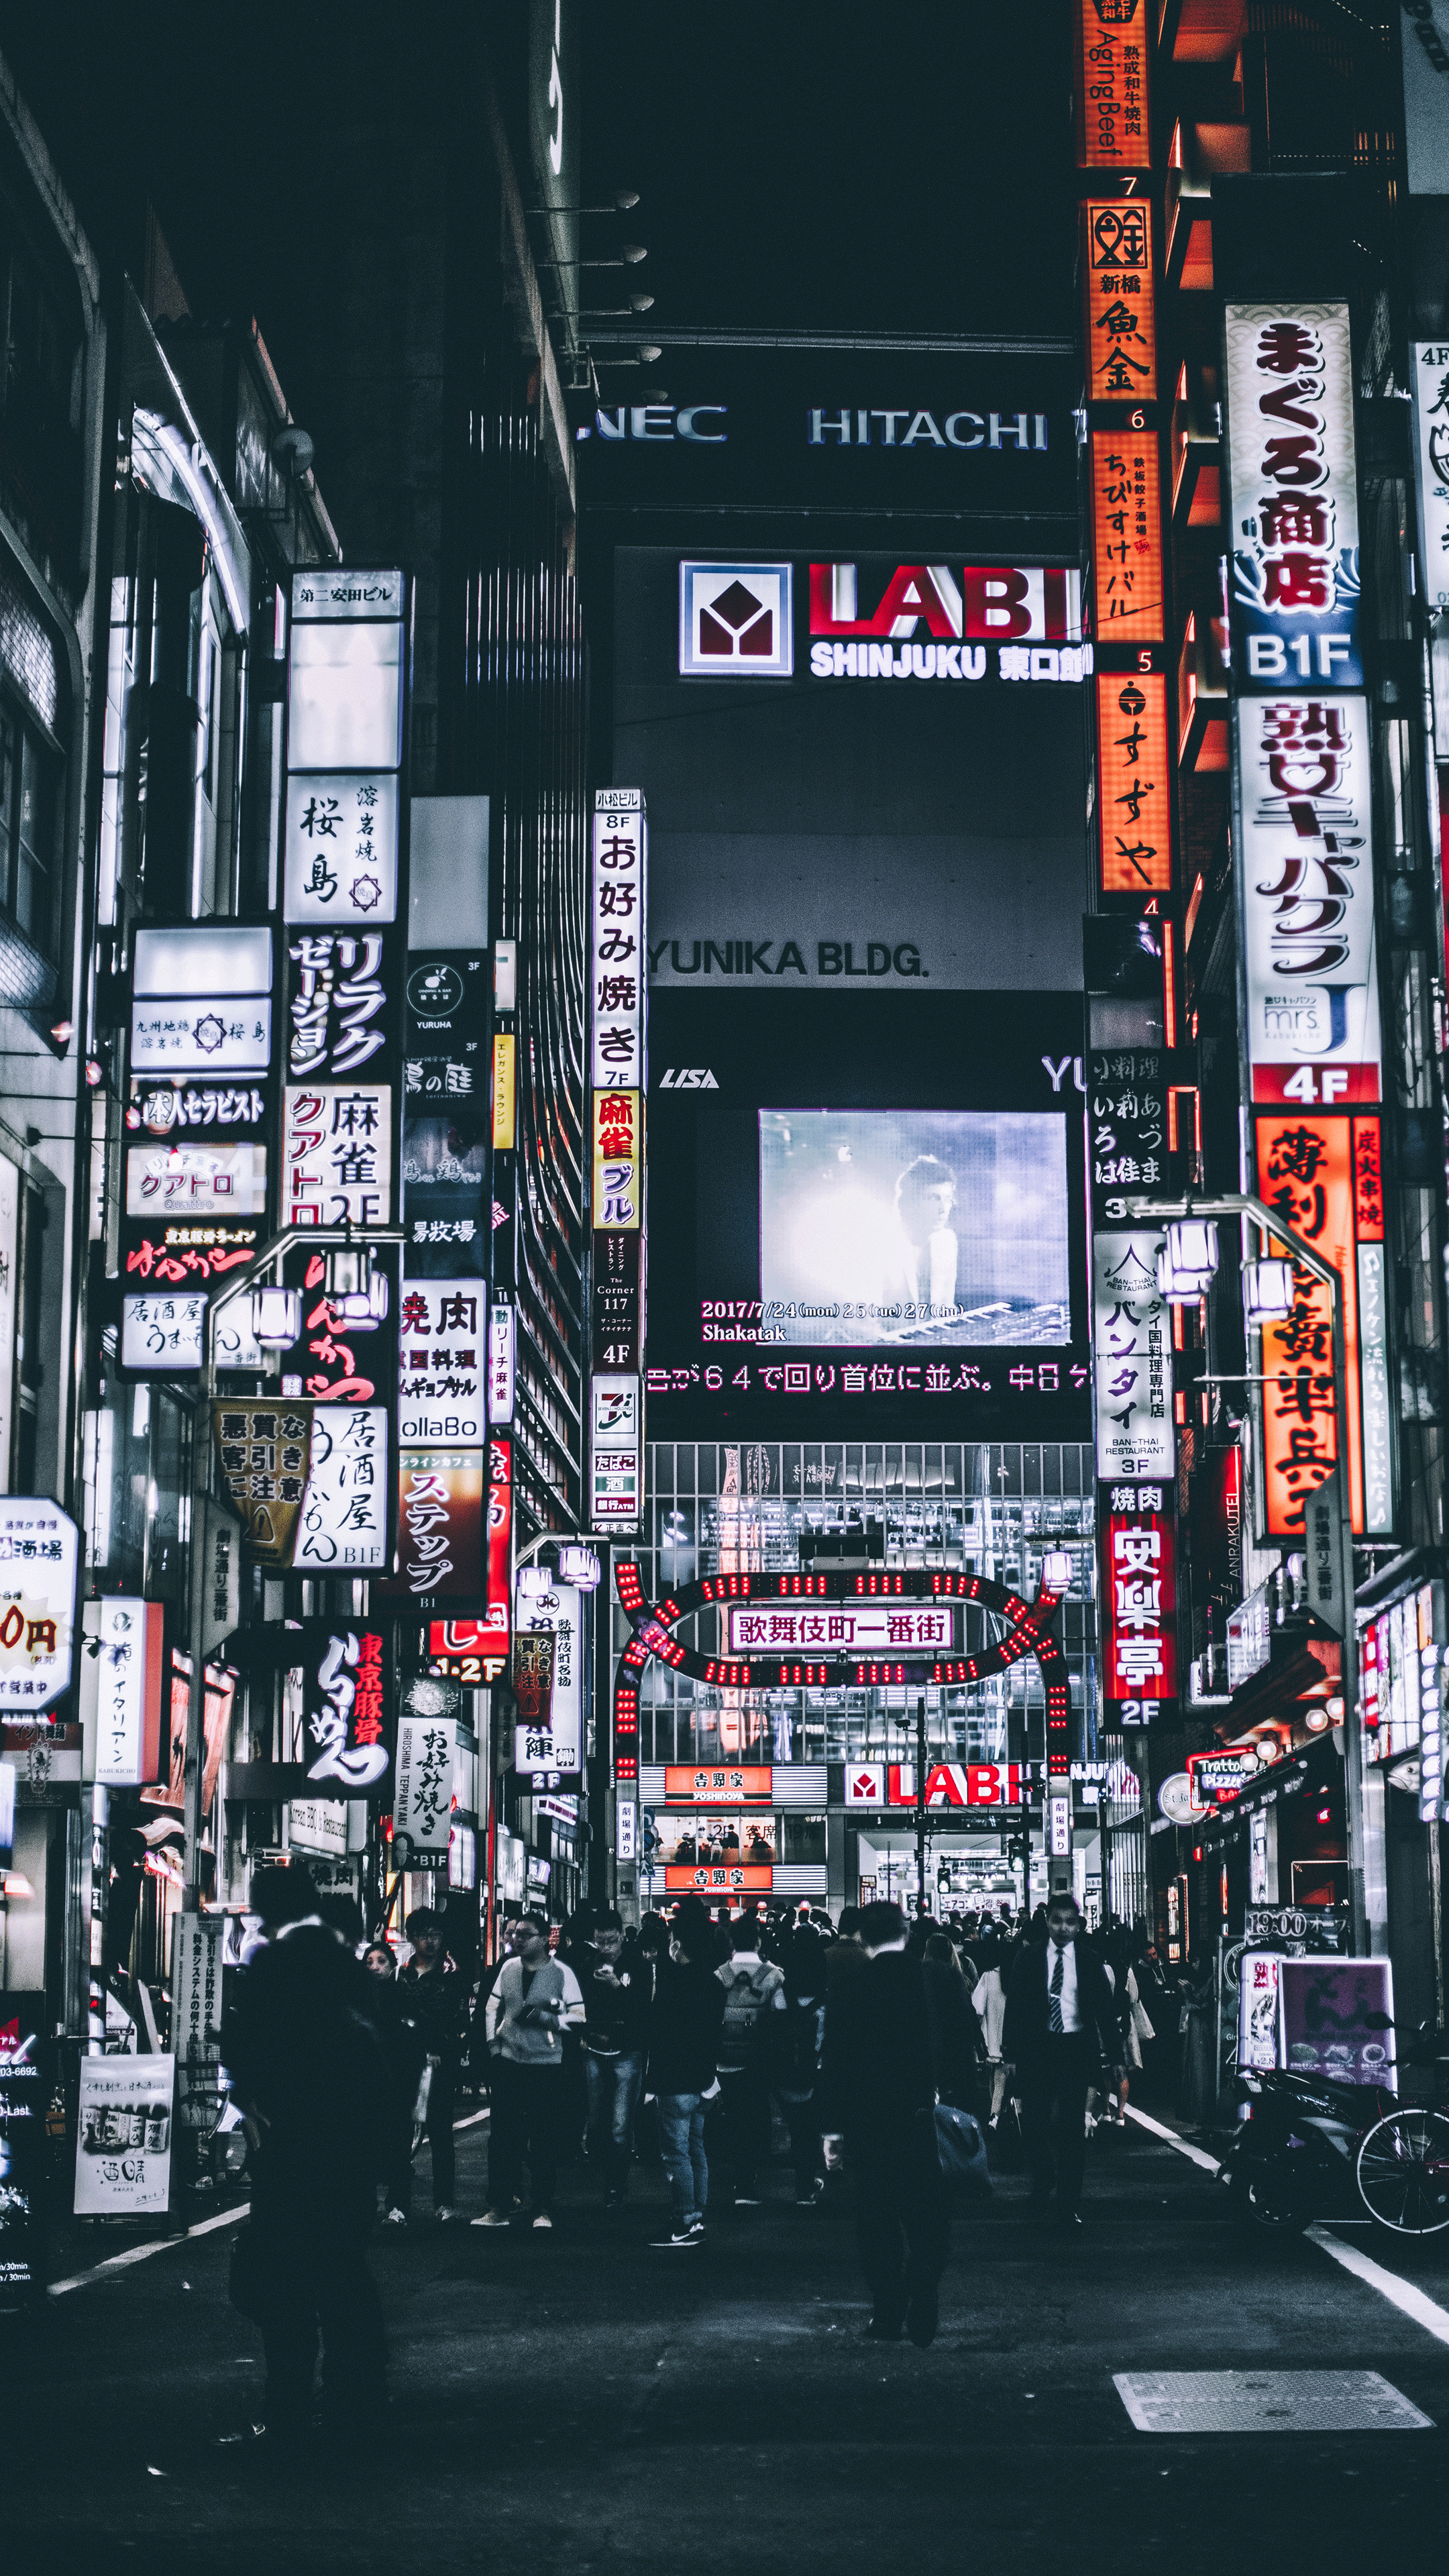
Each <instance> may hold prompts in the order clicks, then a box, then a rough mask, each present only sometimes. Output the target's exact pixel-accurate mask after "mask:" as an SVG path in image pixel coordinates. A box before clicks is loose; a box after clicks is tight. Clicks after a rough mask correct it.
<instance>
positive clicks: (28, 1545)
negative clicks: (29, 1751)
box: [0, 1494, 77, 1716]
mask: <svg viewBox="0 0 1449 2576" xmlns="http://www.w3.org/2000/svg"><path fill="white" fill-rule="evenodd" d="M76 1548H77V1531H76V1525H75V1523H74V1521H73V1520H71V1519H70V1518H69V1517H68V1516H67V1514H66V1513H64V1512H63V1511H62V1510H61V1509H60V1506H59V1505H58V1504H57V1503H52V1502H51V1501H49V1499H48V1498H47V1497H46V1496H45V1495H34V1496H28V1495H23V1494H16V1495H6V1496H5V1497H4V1498H3V1500H0V1709H5V1710H11V1709H13V1710H18V1711H20V1712H22V1713H25V1714H29V1715H31V1716H34V1715H35V1714H36V1713H37V1712H38V1711H39V1710H41V1709H43V1708H48V1707H49V1706H50V1704H51V1702H52V1700H57V1699H59V1698H60V1697H61V1695H62V1693H63V1692H65V1691H67V1690H69V1688H70V1679H71V1661H72V1642H73V1630H74V1624H75V1576H76Z"/></svg>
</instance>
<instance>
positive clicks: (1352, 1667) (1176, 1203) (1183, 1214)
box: [1127, 1190, 1368, 1957]
mask: <svg viewBox="0 0 1449 2576" xmlns="http://www.w3.org/2000/svg"><path fill="white" fill-rule="evenodd" d="M1127 1213H1128V1215H1129V1216H1130V1217H1131V1218H1132V1220H1133V1222H1134V1223H1135V1224H1142V1223H1145V1222H1150V1223H1152V1224H1154V1225H1159V1226H1164V1225H1166V1224H1168V1223H1169V1222H1171V1223H1177V1222H1179V1221H1181V1220H1183V1219H1185V1218H1189V1217H1207V1218H1216V1217H1232V1216H1246V1217H1249V1218H1250V1219H1251V1220H1252V1222H1253V1224H1254V1225H1256V1226H1258V1227H1260V1228H1261V1230H1262V1232H1263V1233H1264V1234H1265V1235H1266V1236H1267V1237H1268V1238H1269V1240H1270V1241H1273V1242H1277V1243H1282V1244H1285V1245H1286V1246H1287V1249H1288V1251H1289V1252H1290V1253H1291V1255H1292V1257H1293V1259H1294V1260H1295V1261H1296V1262H1301V1264H1302V1266H1303V1268H1304V1269H1305V1270H1307V1271H1308V1272H1309V1273H1310V1275H1311V1276H1312V1277H1313V1278H1315V1279H1316V1280H1318V1281H1319V1283H1320V1285H1321V1286H1323V1287H1325V1288H1326V1289H1327V1290H1328V1302H1329V1312H1330V1314H1331V1317H1332V1323H1333V1447H1334V1459H1335V1467H1336V1471H1337V1475H1338V1490H1339V1506H1340V1508H1339V1515H1338V1531H1339V1562H1340V1568H1341V1577H1342V1582H1341V1589H1342V1596H1343V1631H1344V1633H1343V1640H1342V1649H1343V1651H1342V1655H1341V1657H1340V1662H1341V1666H1342V1675H1341V1688H1342V1693H1343V1754H1344V1813H1345V1817H1346V1820H1347V1826H1348V1833H1347V1841H1348V1885H1349V1900H1350V1909H1351V1927H1352V1940H1353V1948H1354V1951H1355V1953H1356V1954H1357V1955H1358V1956H1360V1957H1362V1956H1363V1955H1365V1954H1366V1952H1367V1949H1368V1918H1367V1911H1366V1906H1365V1896H1364V1858H1365V1854H1364V1813H1363V1754H1362V1748H1361V1744H1360V1740H1359V1714H1358V1639H1357V1633H1356V1630H1355V1625H1354V1572H1353V1505H1352V1494H1351V1486H1350V1479H1349V1414H1348V1349H1347V1343H1346V1341H1345V1337H1344V1329H1343V1282H1342V1280H1341V1279H1340V1277H1339V1275H1338V1272H1337V1271H1336V1270H1335V1268H1334V1266H1333V1264H1332V1262H1331V1261H1325V1259H1324V1257H1323V1255H1322V1253H1321V1252H1318V1251H1316V1250H1315V1248H1314V1246H1313V1245H1312V1244H1311V1243H1309V1242H1307V1241H1306V1240H1305V1238H1304V1237H1303V1236H1302V1235H1301V1234H1296V1233H1295V1232H1294V1230H1293V1228H1292V1226H1291V1225H1285V1224H1284V1221H1283V1219H1282V1217H1281V1216H1279V1215H1278V1213H1277V1211H1276V1210H1275V1209H1273V1208H1270V1207H1269V1206H1268V1204H1267V1202H1266V1200H1264V1199H1260V1198H1258V1197H1256V1196H1255V1195H1254V1194H1253V1192H1252V1191H1250V1190H1226V1191H1223V1192H1222V1193H1221V1194H1220V1195H1218V1196H1216V1197H1213V1198H1199V1197H1197V1196H1195V1195H1189V1196H1187V1197H1185V1198H1181V1199H1139V1198H1130V1199H1129V1200H1128V1201H1127Z"/></svg>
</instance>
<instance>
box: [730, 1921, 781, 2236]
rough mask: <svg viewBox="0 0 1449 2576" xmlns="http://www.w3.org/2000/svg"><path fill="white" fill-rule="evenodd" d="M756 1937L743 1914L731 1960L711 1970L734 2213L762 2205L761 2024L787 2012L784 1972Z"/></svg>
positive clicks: (766, 2094) (766, 2141) (766, 2150)
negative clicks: (764, 1954) (717, 1994)
mask: <svg viewBox="0 0 1449 2576" xmlns="http://www.w3.org/2000/svg"><path fill="white" fill-rule="evenodd" d="M759 1938H760V1925H759V1917H758V1915H756V1914H755V1913H754V1912H750V1913H747V1914H742V1915H741V1916H740V1918H739V1921H738V1922H737V1923H735V1924H734V1925H733V1926H732V1928H731V1933H730V1940H731V1945H732V1955H731V1957H730V1958H729V1959H728V1960H727V1961H726V1963H725V1965H724V1966H723V1967H722V1968H716V1970H715V1975H716V1977H717V1978H718V1979H719V1982H720V1984H721V1985H722V1986H723V1988H724V1998H725V2002H724V2018H723V2020H722V2021H721V2023H720V2034H719V2081H720V2102H719V2110H718V2115H717V2121H716V2135H717V2139H718V2149H717V2152H718V2154H719V2157H720V2160H721V2162H722V2163H724V2164H727V2165H728V2166H729V2168H730V2171H731V2175H732V2177H733V2182H734V2203H735V2207H736V2209H758V2207H759V2205H760V2192H759V2188H758V2186H759V2179H760V2168H761V2166H762V2165H764V2164H766V2163H768V2161H769V2155H770V2060H769V2053H768V2048H767V2043H766V2037H765V2033H764V2031H763V2029H762V2028H761V2023H762V2021H763V2019H764V2017H765V2016H766V2015H770V2016H773V2015H775V2014H777V2013H783V2012H784V2010H785V1978H784V1972H783V1970H781V1969H780V1968H778V1967H776V1965H775V1963H774V1961H773V1960H771V1959H762V1958H761V1956H760V1952H759Z"/></svg>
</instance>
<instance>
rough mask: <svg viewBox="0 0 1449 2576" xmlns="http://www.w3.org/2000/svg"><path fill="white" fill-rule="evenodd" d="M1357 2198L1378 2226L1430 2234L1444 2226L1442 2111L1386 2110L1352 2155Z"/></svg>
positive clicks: (1446, 2165)
mask: <svg viewBox="0 0 1449 2576" xmlns="http://www.w3.org/2000/svg"><path fill="white" fill-rule="evenodd" d="M1357 2172H1358V2188H1359V2197H1360V2199H1361V2200H1362V2202H1363V2205H1364V2207H1365V2209H1366V2210H1367V2211H1368V2213H1369V2215H1370V2217H1371V2218H1374V2219H1376V2220H1377V2221H1378V2224H1379V2225H1380V2227H1391V2228H1392V2229H1393V2230H1394V2233H1395V2234H1396V2235H1399V2236H1435V2235H1437V2234H1438V2232H1439V2230H1440V2228H1441V2227H1449V2119H1445V2117H1444V2115H1443V2113H1442V2112H1439V2111H1425V2110H1421V2109H1418V2108H1406V2109H1404V2110H1402V2111H1390V2113H1389V2115H1388V2117H1387V2119H1384V2120H1379V2121H1377V2122H1376V2123H1375V2125H1374V2127H1373V2128H1371V2129H1370V2130H1369V2133H1368V2135H1367V2137H1366V2138H1365V2139H1364V2140H1363V2143H1362V2145H1361V2146H1360V2148H1359V2151H1358V2166H1357Z"/></svg>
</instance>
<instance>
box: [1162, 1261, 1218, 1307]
mask: <svg viewBox="0 0 1449 2576" xmlns="http://www.w3.org/2000/svg"><path fill="white" fill-rule="evenodd" d="M1211 1286H1212V1272H1211V1271H1210V1270H1208V1271H1203V1270H1174V1268H1173V1266H1172V1262H1171V1260H1170V1258H1169V1256H1168V1254H1167V1251H1166V1249H1165V1248H1164V1249H1162V1250H1160V1251H1159V1253H1158V1255H1157V1293H1158V1295H1159V1297H1165V1298H1166V1300H1167V1302H1168V1304H1169V1306H1195V1305H1196V1304H1197V1303H1198V1301H1199V1299H1200V1298H1203V1297H1205V1296H1206V1295H1207V1292H1208V1290H1209V1288H1210V1287H1211Z"/></svg>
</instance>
